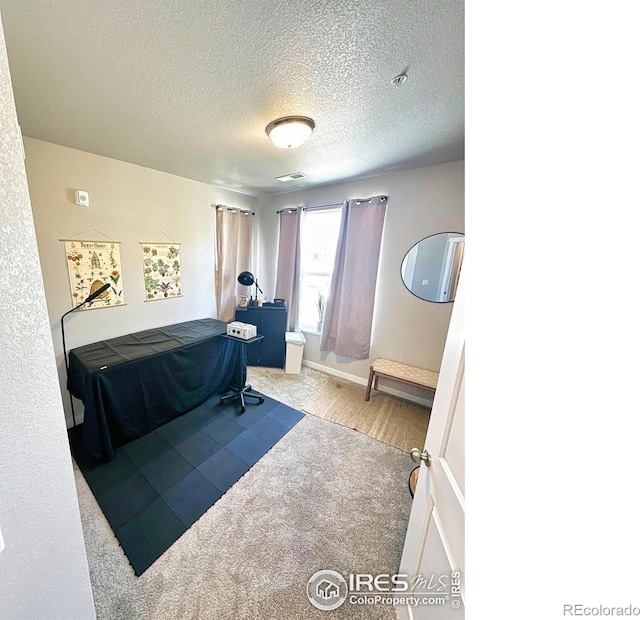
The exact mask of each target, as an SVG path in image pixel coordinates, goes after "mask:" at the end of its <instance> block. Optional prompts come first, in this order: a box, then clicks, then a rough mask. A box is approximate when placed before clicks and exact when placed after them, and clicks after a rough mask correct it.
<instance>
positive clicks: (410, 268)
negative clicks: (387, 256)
mask: <svg viewBox="0 0 640 620" xmlns="http://www.w3.org/2000/svg"><path fill="white" fill-rule="evenodd" d="M463 256H464V234H463V233H456V232H443V233H438V234H437V235H431V236H430V237H426V238H425V239H423V240H422V241H418V243H416V244H415V245H414V246H413V247H412V248H411V249H410V250H409V251H408V252H407V253H406V255H405V257H404V259H403V260H402V266H401V268H400V274H401V276H402V281H403V282H404V285H405V286H406V287H407V288H408V289H409V290H410V291H411V292H412V293H413V294H414V295H415V296H416V297H419V298H420V299H424V300H425V301H433V302H436V303H447V302H450V301H453V300H454V299H455V297H456V289H457V288H458V278H459V277H460V267H461V266H462V258H463Z"/></svg>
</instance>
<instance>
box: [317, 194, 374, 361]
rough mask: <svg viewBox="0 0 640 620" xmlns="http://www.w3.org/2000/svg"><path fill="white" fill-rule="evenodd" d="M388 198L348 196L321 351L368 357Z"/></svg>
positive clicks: (341, 225)
mask: <svg viewBox="0 0 640 620" xmlns="http://www.w3.org/2000/svg"><path fill="white" fill-rule="evenodd" d="M386 205H387V196H374V197H373V198H364V199H357V200H348V201H347V202H346V203H345V205H344V208H343V209H342V221H341V224H340V237H339V239H338V248H337V249H336V260H335V264H334V268H333V277H332V278H331V290H330V292H329V299H328V300H327V311H326V314H325V319H324V329H323V331H322V339H321V340H320V350H321V351H333V352H334V353H336V354H338V355H344V356H346V357H352V358H355V359H366V358H368V357H369V347H370V344H371V326H372V323H373V302H374V298H375V292H376V280H377V276H378V260H379V258H380V244H381V242H382V227H383V225H384V216H385V211H386Z"/></svg>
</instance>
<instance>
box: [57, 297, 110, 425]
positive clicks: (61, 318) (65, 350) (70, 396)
mask: <svg viewBox="0 0 640 620" xmlns="http://www.w3.org/2000/svg"><path fill="white" fill-rule="evenodd" d="M110 286H111V284H105V285H103V286H101V287H100V288H99V289H98V290H97V291H95V292H94V293H91V295H89V296H88V297H87V298H86V299H85V300H84V301H83V302H82V303H81V304H78V305H77V306H75V307H73V308H71V310H69V311H67V312H65V313H64V314H63V315H62V316H61V317H60V328H61V330H62V352H63V353H64V367H65V370H66V372H67V390H69V400H70V401H71V416H72V417H73V426H75V425H76V412H75V410H74V408H73V394H72V393H71V389H70V387H69V360H68V359H67V343H66V342H65V339H64V317H65V316H67V314H71V313H72V312H75V311H76V310H77V309H78V308H81V307H82V306H84V305H85V304H88V303H90V302H92V301H93V300H94V299H95V298H96V297H100V295H102V293H104V292H105V291H106V290H107V289H108V288H109V287H110Z"/></svg>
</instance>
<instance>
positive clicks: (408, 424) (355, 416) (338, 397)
mask: <svg viewBox="0 0 640 620" xmlns="http://www.w3.org/2000/svg"><path fill="white" fill-rule="evenodd" d="M365 394H366V389H365V388H364V387H363V386H361V385H357V384H355V383H351V382H348V381H341V380H339V379H335V378H333V377H332V378H330V379H329V380H328V381H327V382H326V383H325V385H324V386H323V387H322V388H321V389H320V390H319V391H318V392H316V394H315V396H314V397H313V398H312V399H311V400H310V401H309V402H307V403H305V404H304V405H303V407H302V411H304V412H305V413H311V414H313V415H315V416H318V417H320V418H323V419H325V420H329V421H330V422H335V423H337V424H341V425H343V426H347V427H349V428H352V429H354V430H356V431H359V432H360V433H364V434H365V435H368V436H369V437H373V438H374V439H377V440H378V441H383V442H384V443H387V444H389V445H390V446H394V447H396V448H398V449H400V450H404V451H405V452H409V450H411V448H420V449H421V450H422V447H423V446H424V441H425V437H426V435H427V425H428V423H429V414H430V413H431V410H430V409H428V408H427V407H422V406H420V405H416V404H415V403H411V402H409V401H406V400H402V399H400V398H394V397H392V396H389V395H387V394H383V393H382V392H379V391H372V392H371V397H370V400H368V401H366V400H365Z"/></svg>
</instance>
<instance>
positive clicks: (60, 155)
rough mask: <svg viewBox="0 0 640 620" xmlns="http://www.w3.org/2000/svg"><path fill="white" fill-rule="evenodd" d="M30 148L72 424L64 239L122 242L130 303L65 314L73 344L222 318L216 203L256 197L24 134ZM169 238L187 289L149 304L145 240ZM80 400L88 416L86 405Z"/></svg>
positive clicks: (250, 203) (251, 201) (237, 203)
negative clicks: (82, 200) (83, 202)
mask: <svg viewBox="0 0 640 620" xmlns="http://www.w3.org/2000/svg"><path fill="white" fill-rule="evenodd" d="M25 149H26V155H27V159H26V167H27V178H28V181H29V191H30V193H31V203H32V205H33V216H34V220H35V225H36V234H37V239H38V248H39V251H40V257H41V262H42V274H43V277H44V287H45V293H46V298H47V304H48V307H49V319H50V322H51V329H52V333H53V341H54V346H55V352H56V358H57V364H58V369H59V375H60V385H61V387H62V392H63V398H64V402H65V410H66V413H67V421H68V423H69V424H71V412H70V405H69V403H68V399H69V395H68V392H67V391H66V389H65V385H66V378H65V376H66V375H65V371H64V357H63V353H62V336H61V331H60V317H61V316H62V314H64V313H65V312H66V311H67V310H69V309H71V307H72V303H71V291H70V289H69V280H68V275H67V261H66V258H65V252H64V244H63V243H62V242H61V241H60V239H69V238H70V237H74V238H77V239H80V238H83V239H86V240H98V241H102V240H106V239H107V238H110V239H111V240H113V241H119V242H121V245H120V255H121V261H122V279H123V282H124V296H125V304H126V305H124V306H119V307H113V308H105V309H100V310H92V311H86V312H75V313H73V314H71V315H69V316H68V317H67V318H66V319H65V336H66V342H67V350H69V349H72V348H74V347H77V346H81V345H84V344H88V343H91V342H95V341H98V340H102V339H105V338H112V337H115V336H120V335H123V334H128V333H131V332H135V331H140V330H143V329H148V328H152V327H159V326H162V325H169V324H171V323H178V322H180V321H188V320H192V319H201V318H205V317H213V318H215V317H216V306H215V293H214V257H215V252H214V242H215V210H214V209H213V208H212V206H211V205H212V204H226V205H228V206H232V207H241V208H243V209H253V208H254V206H255V203H256V198H254V197H251V196H246V195H243V194H239V193H237V192H233V191H230V190H225V189H222V188H218V187H214V186H211V185H207V184H206V183H200V182H197V181H192V180H189V179H184V178H181V177H177V176H174V175H171V174H166V173H164V172H158V171H156V170H151V169H149V168H143V167H141V166H136V165H133V164H128V163H124V162H121V161H117V160H115V159H109V158H107V157H101V156H99V155H92V154H90V153H85V152H83V151H78V150H75V149H70V148H66V147H62V146H58V145H55V144H50V143H48V142H42V141H39V140H33V139H30V138H25ZM76 189H82V190H85V191H87V192H89V196H90V206H89V207H88V208H87V207H78V206H76V205H75V204H74V190H76ZM78 233H81V234H80V235H79V236H78ZM162 233H164V234H162ZM165 235H167V236H168V237H169V238H170V239H171V240H173V241H175V242H179V243H181V248H180V255H181V272H182V285H183V295H184V296H183V297H180V298H174V299H167V300H160V301H151V302H146V303H145V301H144V299H145V294H144V278H143V271H142V269H143V267H142V247H141V246H140V242H141V241H146V242H149V241H167V240H168V239H167V237H166V236H165ZM74 402H75V404H76V405H77V406H76V413H77V414H78V415H77V416H76V418H79V420H78V421H80V420H81V419H82V405H81V403H79V402H77V401H74Z"/></svg>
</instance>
